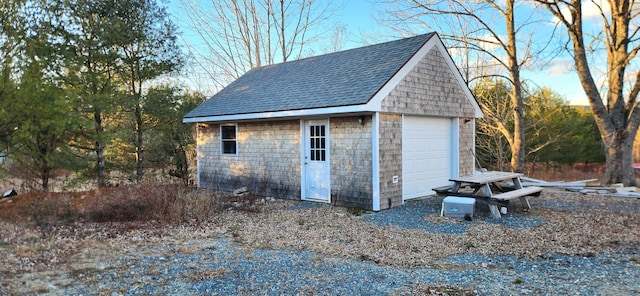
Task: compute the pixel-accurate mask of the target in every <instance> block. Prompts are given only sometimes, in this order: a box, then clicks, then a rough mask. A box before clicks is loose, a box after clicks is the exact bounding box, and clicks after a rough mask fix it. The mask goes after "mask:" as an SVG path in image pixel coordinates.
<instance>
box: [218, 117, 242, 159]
mask: <svg viewBox="0 0 640 296" xmlns="http://www.w3.org/2000/svg"><path fill="white" fill-rule="evenodd" d="M237 131H238V126H237V125H235V124H234V125H222V126H220V135H221V137H220V141H221V143H220V145H221V150H222V154H229V155H237V154H238V141H237V140H236V139H237V137H236V134H237Z"/></svg>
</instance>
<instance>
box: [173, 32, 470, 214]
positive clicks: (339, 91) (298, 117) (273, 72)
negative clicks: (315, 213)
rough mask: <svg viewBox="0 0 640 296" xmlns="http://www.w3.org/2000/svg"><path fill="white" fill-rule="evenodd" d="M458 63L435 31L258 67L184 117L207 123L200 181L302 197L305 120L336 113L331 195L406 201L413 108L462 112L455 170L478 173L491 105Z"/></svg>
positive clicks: (372, 204) (341, 202) (425, 112)
mask: <svg viewBox="0 0 640 296" xmlns="http://www.w3.org/2000/svg"><path fill="white" fill-rule="evenodd" d="M423 55H424V56H423ZM408 65H409V66H408ZM456 71H457V69H455V66H453V63H452V61H451V59H450V57H449V56H448V54H447V53H446V50H445V49H444V46H443V45H442V43H441V41H440V39H439V38H438V37H437V35H436V34H435V33H430V34H425V35H419V36H415V37H411V38H405V39H401V40H397V41H392V42H387V43H382V44H374V45H371V46H366V47H362V48H356V49H352V50H347V51H343V52H338V53H332V54H327V55H322V56H317V57H310V58H307V59H302V60H299V61H291V62H286V63H282V64H277V65H271V66H266V67H261V68H257V69H253V70H251V71H249V72H248V73H247V74H245V75H243V76H242V77H240V78H238V79H237V80H236V81H234V82H233V83H231V84H230V85H229V86H228V87H226V88H225V89H223V90H222V91H220V92H219V93H218V94H216V95H215V96H213V97H212V98H211V99H209V100H207V101H206V102H204V103H203V104H202V105H200V106H198V107H197V108H196V109H194V110H192V111H191V112H189V113H188V114H187V115H185V117H184V121H185V122H198V123H199V125H198V144H197V146H198V148H197V149H198V176H199V182H198V185H199V186H200V187H206V188H212V189H219V190H225V191H231V190H233V189H236V188H240V187H244V186H246V187H247V188H248V190H249V191H251V192H253V193H255V194H258V195H264V196H274V197H278V198H285V199H294V200H299V199H301V194H302V192H303V188H301V186H302V184H303V180H302V178H303V171H302V170H303V164H302V161H301V159H302V157H301V153H303V152H302V151H303V147H304V143H301V141H304V140H303V135H302V130H303V128H302V126H303V124H304V122H305V121H306V120H309V119H327V118H328V119H329V143H330V145H329V161H330V185H331V186H330V201H331V203H333V204H335V205H338V206H347V207H358V208H364V209H368V210H371V209H374V210H378V209H386V208H390V207H395V206H399V205H402V203H403V192H402V173H403V172H402V158H403V156H402V151H403V149H402V148H403V147H402V145H403V139H402V131H403V126H402V124H403V116H405V115H410V116H433V117H444V118H449V119H451V120H452V123H454V122H455V121H454V120H457V124H452V126H457V127H458V130H457V131H455V134H456V135H457V137H458V144H457V151H455V153H456V154H458V155H457V159H458V161H459V168H457V170H452V171H458V172H459V174H462V175H467V174H471V173H472V172H473V168H474V158H473V155H472V149H473V145H474V133H475V130H474V119H475V118H477V117H480V116H482V112H481V111H480V109H479V106H478V105H477V102H476V101H475V98H473V97H472V95H471V93H470V92H469V90H468V88H467V87H466V85H465V83H464V82H463V81H462V78H461V76H460V73H459V72H456ZM400 73H401V74H400ZM383 96H385V97H383ZM360 119H364V120H363V121H362V123H361V122H360V121H361V120H360ZM221 124H236V125H237V141H238V146H237V147H238V149H237V154H236V155H223V154H222V153H221V148H220V146H221V142H220V141H221V139H220V126H221ZM376 145H377V146H376ZM394 176H397V177H398V182H397V183H394V182H393V178H394Z"/></svg>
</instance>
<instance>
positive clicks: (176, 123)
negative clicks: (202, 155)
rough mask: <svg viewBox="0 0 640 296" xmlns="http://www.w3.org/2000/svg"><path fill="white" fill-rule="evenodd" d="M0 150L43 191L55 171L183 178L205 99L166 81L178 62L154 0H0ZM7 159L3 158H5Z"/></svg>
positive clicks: (168, 26)
mask: <svg viewBox="0 0 640 296" xmlns="http://www.w3.org/2000/svg"><path fill="white" fill-rule="evenodd" d="M0 26H1V27H0V106H2V108H1V109H0V152H2V153H4V154H6V156H7V158H9V159H11V167H12V168H13V169H12V172H13V173H14V174H19V176H18V177H20V178H23V179H27V180H31V181H33V182H34V183H36V184H37V187H40V188H41V189H42V190H48V189H49V186H50V185H49V183H50V180H51V179H52V178H53V177H55V176H56V175H57V174H59V173H60V172H62V171H69V172H73V175H74V177H77V178H78V179H93V180H95V182H96V183H97V185H98V186H105V185H107V184H108V182H109V180H108V175H109V173H110V172H113V171H117V172H121V173H122V174H124V175H127V176H128V178H129V179H131V180H135V181H141V180H143V177H144V174H145V171H148V169H152V168H158V169H163V170H166V172H167V173H170V174H171V175H172V176H175V177H178V178H180V179H182V180H183V181H184V182H185V183H188V182H189V178H190V176H189V161H188V158H189V154H190V153H193V151H194V150H195V149H194V135H193V126H191V125H185V124H182V122H181V119H182V116H183V115H184V114H185V113H186V112H188V111H189V110H190V109H192V108H194V107H195V106H196V105H197V104H199V103H200V102H202V101H203V100H204V99H203V98H202V96H200V95H198V94H194V93H188V92H185V91H183V90H181V89H179V88H178V87H177V86H176V85H172V84H170V83H165V82H163V81H169V80H170V79H166V78H167V77H171V75H177V74H178V73H179V71H180V70H181V68H182V66H183V64H184V58H183V53H182V52H181V50H180V46H179V45H178V42H177V37H176V34H177V32H176V31H177V29H176V26H175V25H174V23H172V21H171V20H170V18H169V15H168V14H167V11H166V8H165V7H163V6H161V5H160V4H159V3H158V2H157V1H155V0H118V1H109V0H53V1H25V0H4V1H2V2H1V3H0ZM5 164H6V162H5Z"/></svg>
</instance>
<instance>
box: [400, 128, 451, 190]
mask: <svg viewBox="0 0 640 296" xmlns="http://www.w3.org/2000/svg"><path fill="white" fill-rule="evenodd" d="M451 126H452V120H451V119H450V118H436V117H418V116H404V119H403V124H402V176H403V178H402V179H403V180H402V199H403V200H407V199H412V198H417V197H423V196H427V195H431V194H434V192H433V190H431V188H434V187H438V186H442V185H444V184H447V183H448V182H449V178H451V177H452V171H451V168H452V167H456V166H457V164H454V163H453V158H452V151H453V149H452V148H453V147H452V143H453V141H452V140H453V139H452V137H453V134H452V132H451V131H452V127H451Z"/></svg>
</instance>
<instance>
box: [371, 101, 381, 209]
mask: <svg viewBox="0 0 640 296" xmlns="http://www.w3.org/2000/svg"><path fill="white" fill-rule="evenodd" d="M379 130H380V119H379V113H377V112H376V113H373V115H371V146H372V147H371V160H372V164H371V167H372V177H373V178H372V180H371V182H372V183H373V184H372V186H371V191H372V192H371V198H372V199H373V201H372V206H371V207H372V210H374V211H376V212H377V211H380V157H379V155H380V145H379V143H380V139H379V137H380V133H379V132H378V131H379Z"/></svg>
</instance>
